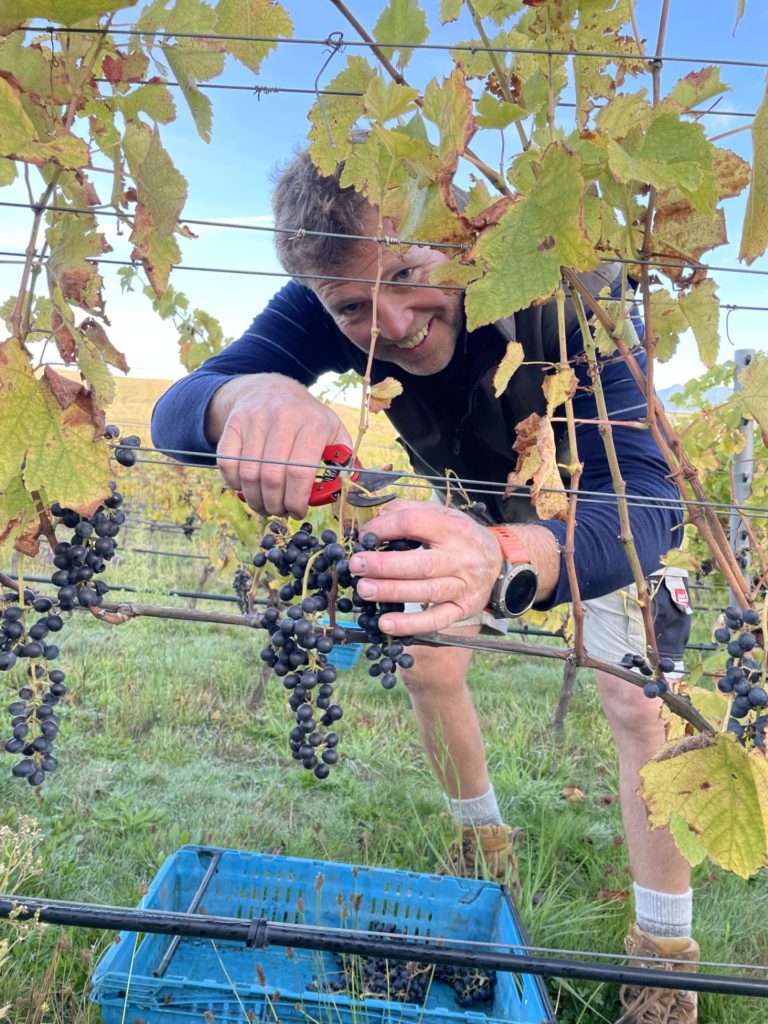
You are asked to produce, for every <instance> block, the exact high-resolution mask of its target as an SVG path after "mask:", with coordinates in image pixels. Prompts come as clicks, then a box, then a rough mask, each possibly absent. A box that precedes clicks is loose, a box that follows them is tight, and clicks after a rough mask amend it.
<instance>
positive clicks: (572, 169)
mask: <svg viewBox="0 0 768 1024" xmlns="http://www.w3.org/2000/svg"><path fill="white" fill-rule="evenodd" d="M583 193H584V181H583V179H582V175H581V161H580V160H579V158H578V157H575V156H574V155H573V154H571V153H569V152H568V151H567V150H566V149H565V148H564V147H563V146H560V145H552V146H549V147H547V149H546V151H545V153H544V156H543V158H542V161H541V172H540V174H539V175H538V177H537V178H536V179H535V180H534V181H533V183H532V186H531V191H530V193H529V194H528V195H527V196H525V197H523V198H521V199H520V201H519V202H517V203H514V204H513V205H512V206H510V207H509V209H508V210H507V211H506V212H505V213H504V215H503V216H502V218H501V220H500V221H499V223H498V224H497V225H496V226H495V227H492V228H490V229H489V230H487V231H485V232H484V233H483V234H482V235H481V236H480V238H479V239H478V241H477V244H476V245H475V246H474V249H473V250H472V252H471V254H470V255H471V256H472V257H473V258H475V259H477V260H478V261H479V262H480V264H481V265H482V264H483V263H484V264H485V267H486V272H485V275H484V276H483V277H482V278H480V279H479V280H477V281H474V282H473V283H472V284H470V285H469V287H468V289H467V299H466V306H467V326H468V328H469V330H471V331H474V330H476V329H477V328H478V327H481V326H482V325H483V324H489V323H494V322H495V321H496V320H500V319H501V318H502V317H505V316H509V315H510V313H514V312H515V310H518V309H525V308H526V307H528V306H530V305H532V304H533V303H536V302H541V301H543V300H545V299H547V298H549V296H550V295H551V294H552V293H553V292H554V290H555V288H556V287H557V284H558V282H559V280H560V268H561V266H567V267H572V268H573V269H574V270H591V269H593V268H594V267H596V266H597V264H598V262H599V259H598V256H597V253H596V252H595V250H594V248H593V246H592V244H591V242H590V241H589V239H588V238H587V236H586V234H585V232H584V225H583V220H582V213H583V207H582V197H583ZM533 255H535V259H534V258H532V256H533Z"/></svg>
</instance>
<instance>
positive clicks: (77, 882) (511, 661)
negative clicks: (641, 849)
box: [0, 527, 768, 1024]
mask: <svg viewBox="0 0 768 1024" xmlns="http://www.w3.org/2000/svg"><path fill="white" fill-rule="evenodd" d="M124 544H125V546H126V547H128V546H131V545H135V546H141V545H142V544H143V545H144V546H149V547H152V546H155V547H159V546H160V545H159V543H158V540H157V538H156V537H155V538H152V537H151V536H148V535H145V534H144V533H142V532H141V531H140V530H139V528H138V527H136V528H131V529H130V530H128V531H126V536H125V538H124ZM174 547H175V548H177V549H178V550H180V551H182V550H183V551H194V542H192V543H191V544H190V542H189V541H187V540H185V539H184V538H183V537H180V536H173V537H170V538H168V537H166V536H164V537H163V540H162V548H163V549H164V550H171V549H173V548H174ZM4 564H6V565H7V561H5V560H4ZM200 564H201V563H200V562H197V561H191V560H189V561H187V560H182V559H177V558H171V557H167V556H156V555H138V554H129V555H126V556H125V558H124V560H123V562H122V564H120V565H119V566H116V567H115V571H114V572H111V573H110V582H111V583H113V584H117V583H120V582H124V583H129V584H131V585H133V586H140V587H142V588H144V589H145V590H147V591H160V592H163V591H167V590H168V589H169V587H170V586H171V585H176V586H179V585H181V586H190V587H194V586H195V584H196V582H197V579H198V577H199V571H200V569H199V567H200ZM39 568H40V566H38V569H39ZM33 569H34V567H32V566H29V567H28V568H27V572H32V571H33ZM227 582H228V581H223V580H220V581H218V583H216V582H215V581H214V582H213V583H212V584H210V586H211V587H214V588H215V589H218V590H219V591H224V590H226V589H227ZM136 596H137V598H138V599H140V600H143V601H146V602H149V603H162V604H169V603H171V602H172V600H173V599H171V598H167V597H164V596H162V593H160V594H158V593H142V594H139V595H136ZM179 603H183V602H179ZM199 607H206V605H205V603H204V602H200V604H199ZM225 608H226V609H227V610H232V609H231V608H230V606H225ZM262 636H263V634H261V633H255V634H254V632H252V631H249V630H246V629H243V628H236V627H225V626H217V625H208V624H206V625H198V624H192V623H181V622H173V621H158V620H148V619H141V620H136V621H134V622H129V623H126V624H124V625H122V626H119V627H115V626H108V625H104V624H101V623H99V622H97V621H95V620H94V619H92V618H90V617H87V616H86V615H85V614H83V615H77V616H75V618H74V621H73V622H72V623H71V624H70V625H69V626H68V628H67V629H66V631H65V632H62V633H61V634H59V637H60V641H61V642H60V646H61V647H62V656H61V659H60V664H61V667H63V668H65V669H66V670H67V673H68V683H69V684H71V685H70V692H69V694H68V695H67V697H66V698H65V701H64V707H63V713H62V716H61V717H62V729H61V734H60V737H59V740H58V741H57V753H58V755H59V759H60V768H59V770H58V771H57V772H56V773H55V774H54V775H52V776H50V777H49V779H48V781H47V782H46V785H45V786H44V787H43V789H42V791H41V792H40V794H39V795H37V794H36V793H34V792H32V791H31V790H30V789H29V787H28V786H26V785H25V783H23V782H22V781H20V780H17V779H13V778H11V776H10V766H11V763H12V761H11V758H10V756H8V755H3V757H4V760H3V761H2V762H0V764H2V771H0V806H1V807H2V808H3V810H2V811H0V825H2V824H6V825H10V826H12V827H13V826H14V824H15V823H16V822H17V819H18V816H19V815H22V814H24V815H31V816H32V817H34V818H35V819H36V820H37V822H38V826H39V828H40V830H41V832H42V836H43V841H42V844H41V846H40V849H39V852H38V856H37V864H38V867H39V874H38V875H37V876H36V877H34V878H33V879H31V880H30V881H28V882H27V883H26V884H25V885H24V887H23V888H24V892H25V894H27V895H43V896H46V897H50V898H60V899H70V900H86V901H94V902H104V903H115V904H129V905H133V904H135V903H136V902H137V900H138V899H139V897H140V895H141V893H142V890H143V887H144V886H146V884H147V883H148V882H149V881H150V880H151V878H152V877H153V875H154V873H155V872H156V871H157V869H158V867H159V865H160V864H161V862H162V861H163V859H164V858H165V857H166V856H167V855H168V854H169V853H171V852H172V851H173V850H175V849H176V848H177V847H179V846H180V845H182V844H183V843H186V842H195V843H210V844H216V845H223V846H229V847H236V848H239V849H245V850H260V851H281V852H285V853H286V854H288V855H290V856H299V857H320V858H323V859H330V860H340V861H352V862H356V863H360V864H370V865H382V866H387V867H395V868H407V869H409V870H415V871H425V872H429V871H431V870H432V869H433V868H434V867H435V866H436V864H437V863H438V862H439V861H440V859H441V857H442V855H443V854H444V852H445V850H446V848H447V846H448V844H449V842H450V840H451V836H452V830H451V823H450V820H449V818H448V816H447V814H446V812H445V809H444V805H443V801H442V798H441V794H440V792H439V790H438V788H437V786H436V784H435V783H434V782H433V781H432V778H431V775H430V773H429V771H428V769H427V767H426V764H425V762H424V760H423V759H422V757H421V754H420V750H419V745H418V741H417V736H416V730H415V726H414V722H413V719H412V716H411V714H410V709H409V703H408V698H407V695H406V693H405V692H404V690H403V688H402V686H399V687H398V688H397V689H396V690H394V691H391V692H385V691H383V690H382V689H381V688H380V687H379V686H378V685H377V684H376V683H375V682H374V681H373V680H369V679H368V678H367V677H366V676H365V675H364V674H363V673H362V672H361V671H358V670H355V671H353V672H348V673H344V674H343V675H342V677H341V678H342V682H341V684H340V686H339V698H340V700H341V702H342V704H343V706H344V708H345V717H344V719H343V720H342V722H341V723H340V724H339V729H338V731H339V733H340V735H341V744H340V750H341V751H342V752H343V757H342V760H341V763H340V765H339V766H338V767H337V769H335V770H334V772H333V773H332V774H331V777H330V778H329V779H328V780H326V781H325V782H318V781H317V780H315V779H314V777H313V776H311V775H309V774H308V773H305V772H303V771H302V770H301V769H300V768H299V767H298V766H297V765H296V763H295V762H293V761H291V760H290V758H289V756H287V754H288V751H287V733H288V730H289V728H290V716H289V712H288V710H287V707H286V703H285V699H284V693H285V691H284V690H283V688H282V687H281V686H280V685H279V683H278V681H277V680H275V679H272V680H271V681H270V682H269V683H268V685H267V687H266V692H265V694H264V696H263V699H261V700H260V701H259V702H258V703H256V702H255V701H254V691H255V689H256V687H257V683H258V680H259V675H260V663H259V660H258V651H259V649H260V647H261V646H262ZM560 681H561V670H560V667H559V666H558V665H557V664H554V663H551V662H546V661H543V660H541V661H540V660H530V661H524V660H521V659H519V658H514V657H511V656H509V657H506V656H505V657H500V656H497V655H479V656H477V658H476V660H475V662H474V666H473V670H472V675H471V684H472V688H473V692H474V694H475V698H476V702H477V705H478V709H479V713H480V716H481V719H482V722H483V724H484V729H485V734H486V737H487V744H488V755H489V759H490V764H491V766H492V773H493V778H494V782H495V786H496V789H497V793H498V795H499V798H500V802H501V806H502V810H503V812H504V816H505V819H506V820H507V821H508V822H509V823H512V824H516V825H521V826H523V827H524V828H525V832H526V838H525V842H524V844H523V846H522V849H521V852H520V861H521V870H522V884H523V895H522V898H521V900H520V902H519V909H520V912H521V914H522V917H523V920H524V922H525V926H526V928H527V930H528V934H529V938H530V941H531V942H532V943H533V944H534V945H537V946H546V947H556V948H565V949H574V950H595V951H611V952H617V951H619V950H620V949H621V948H622V939H623V935H624V933H625V930H626V927H627V924H628V922H629V920H630V913H631V911H630V905H629V903H628V898H627V893H628V890H629V888H630V879H629V876H628V873H627V861H626V852H625V848H624V843H623V838H622V831H621V824H620V819H619V808H618V804H617V802H616V801H615V800H613V799H611V798H613V797H615V794H616V786H617V780H616V766H615V759H614V753H613V750H612V746H611V741H610V737H609V735H608V731H607V727H606V725H605V722H604V720H603V718H602V716H601V713H600V711H599V707H598V702H597V698H596V694H595V691H594V688H593V686H592V683H591V679H590V674H589V673H588V672H583V673H582V674H581V676H580V678H579V682H578V684H577V689H576V694H575V697H574V700H573V704H572V707H571V711H570V713H569V715H568V718H567V721H566V729H565V734H564V736H563V737H562V738H558V737H557V736H556V735H554V734H553V732H552V729H551V727H550V723H551V719H552V715H553V712H554V708H555V705H556V702H557V696H558V693H559V688H560ZM2 682H3V685H4V686H5V687H6V691H7V697H8V699H9V700H10V698H11V693H12V691H11V688H10V686H9V685H8V682H9V681H8V680H7V679H5V678H3V680H2ZM565 786H578V787H580V789H581V790H582V791H583V792H584V794H585V797H584V799H581V800H565V799H563V796H562V792H563V788H564V787H565ZM663 871H664V865H663V864H660V865H659V873H660V875H661V874H662V873H663ZM2 877H3V874H2V867H1V866H0V879H2ZM695 894H696V909H697V918H696V936H697V938H698V939H699V940H700V942H701V944H702V948H703V953H704V956H705V958H706V959H710V960H719V961H727V962H737V963H754V964H758V963H765V962H766V959H767V958H768V932H767V931H766V929H765V928H764V926H763V924H762V922H763V921H764V915H765V908H766V905H768V903H767V899H768V885H767V884H766V878H765V877H759V878H757V879H755V880H753V881H750V882H743V881H740V880H739V879H736V878H733V877H727V876H725V875H724V874H723V873H722V872H720V871H718V870H713V869H712V868H711V866H709V867H708V866H702V867H701V868H699V869H698V870H697V871H696V874H695ZM12 928H13V926H11V925H9V924H5V923H4V924H2V925H0V937H2V936H3V935H6V937H7V936H9V935H10V934H11V933H12ZM110 940H111V936H110V935H106V934H102V933H98V932H88V931H83V930H77V929H68V930H67V931H66V933H64V932H62V931H61V930H60V929H58V928H54V927H50V928H46V929H45V930H44V931H42V932H39V933H34V934H33V935H32V936H31V937H29V938H27V939H26V940H25V941H23V942H20V943H18V944H17V945H16V946H15V947H14V950H13V952H12V954H11V958H10V962H9V963H7V964H6V965H5V966H4V967H3V968H2V974H1V975H0V1008H1V1007H5V1006H7V1007H8V1009H7V1015H8V1018H9V1020H11V1021H12V1022H13V1024H21V1022H25V1024H33V1022H34V1024H44V1022H45V1024H47V1022H56V1024H59V1022H61V1024H65V1022H66V1024H85V1022H89V1024H90V1022H94V1021H97V1020H98V1019H99V1014H98V1010H97V1009H96V1008H94V1007H93V1006H92V1005H90V1004H89V1002H88V1000H87V991H88V978H89V974H90V972H91V971H92V969H93V967H94V965H95V963H96V961H97V960H98V958H99V956H100V954H101V953H103V951H104V950H105V948H106V947H107V944H108V943H109V942H110ZM550 992H551V995H552V998H553V1001H554V1003H555V1005H556V1007H557V1010H558V1015H559V1016H558V1019H559V1020H560V1021H561V1022H562V1024H576V1022H592V1021H595V1022H603V1021H608V1022H610V1021H613V1020H614V1019H615V1017H616V1016H618V1013H617V993H616V990H615V989H614V988H613V987H612V986H608V985H598V986H595V985H591V984H589V983H579V984H570V983H566V984H558V983H556V982H553V983H552V984H551V985H550ZM765 1019H766V1006H765V1004H764V1003H763V1004H762V1005H761V1002H759V1001H755V1000H749V999H746V998H741V999H725V998H722V997H714V998H705V999H704V1000H703V1008H702V1015H701V1020H702V1022H712V1024H737V1022H738V1024H761V1022H763V1021H764V1020H765Z"/></svg>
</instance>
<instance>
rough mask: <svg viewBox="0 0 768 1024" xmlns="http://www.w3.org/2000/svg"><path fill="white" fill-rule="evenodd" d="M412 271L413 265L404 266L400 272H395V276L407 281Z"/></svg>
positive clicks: (399, 279)
mask: <svg viewBox="0 0 768 1024" xmlns="http://www.w3.org/2000/svg"><path fill="white" fill-rule="evenodd" d="M412 273H413V267H403V269H402V270H398V272H397V273H396V274H395V278H396V279H397V280H398V281H407V280H408V278H409V277H410V276H411V274H412Z"/></svg>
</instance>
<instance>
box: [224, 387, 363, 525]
mask: <svg viewBox="0 0 768 1024" xmlns="http://www.w3.org/2000/svg"><path fill="white" fill-rule="evenodd" d="M206 433H207V435H208V437H209V439H210V440H211V441H213V442H216V441H218V445H217V448H216V461H217V462H218V465H219V468H220V469H221V472H222V475H223V477H224V479H225V481H226V483H227V485H228V486H229V487H231V488H232V489H233V490H236V491H242V492H243V494H244V495H245V500H246V501H247V502H248V504H249V505H250V507H251V508H252V509H253V510H254V511H256V512H258V513H259V514H260V515H271V516H281V515H289V516H293V517H294V518H296V519H301V518H303V517H304V516H305V515H306V513H307V508H308V504H309V494H310V490H311V487H312V483H313V482H314V479H315V476H316V474H317V468H316V467H317V466H318V465H319V464H320V463H321V462H322V455H323V450H324V449H325V447H326V445H329V444H337V443H341V444H346V445H349V446H350V447H352V440H351V438H350V436H349V433H348V432H347V429H346V427H345V426H344V424H343V423H342V422H341V420H340V419H339V417H338V416H337V415H336V413H335V412H334V411H333V410H332V409H331V408H330V407H329V406H327V405H324V404H323V403H322V402H319V401H318V400H317V399H316V398H314V397H313V396H312V395H311V394H310V393H309V391H308V390H307V389H306V388H305V387H304V386H303V385H302V384H299V383H298V382H297V381H295V380H291V378H290V377H284V376H282V375H281V374H276V373H259V374H250V375H248V376H244V377H238V378H236V379H234V380H231V381H228V382H227V383H226V384H224V385H223V386H222V387H221V388H219V390H218V391H217V392H216V394H215V395H214V396H213V398H212V399H211V402H210V403H209V406H208V410H207V413H206ZM247 460H254V461H247ZM262 460H268V461H262ZM295 463H304V464H305V465H303V466H302V465H295Z"/></svg>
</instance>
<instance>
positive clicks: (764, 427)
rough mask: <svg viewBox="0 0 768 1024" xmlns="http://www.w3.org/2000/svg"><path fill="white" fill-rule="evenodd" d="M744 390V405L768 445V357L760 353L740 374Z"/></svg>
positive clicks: (764, 442)
mask: <svg viewBox="0 0 768 1024" xmlns="http://www.w3.org/2000/svg"><path fill="white" fill-rule="evenodd" d="M739 380H740V381H741V386H742V388H743V394H744V405H745V407H746V409H747V412H748V413H749V415H750V416H751V417H752V418H753V419H754V420H755V422H756V423H757V425H758V426H759V427H760V430H761V431H762V434H763V444H766V445H768V356H766V354H765V353H764V352H758V353H757V354H756V355H755V357H754V358H753V359H752V361H751V363H750V364H749V366H747V367H746V369H744V370H742V371H741V373H740V374H739Z"/></svg>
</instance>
